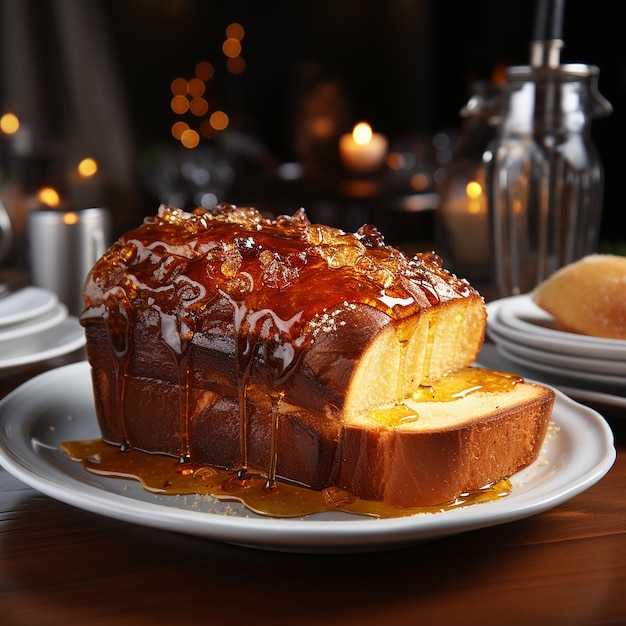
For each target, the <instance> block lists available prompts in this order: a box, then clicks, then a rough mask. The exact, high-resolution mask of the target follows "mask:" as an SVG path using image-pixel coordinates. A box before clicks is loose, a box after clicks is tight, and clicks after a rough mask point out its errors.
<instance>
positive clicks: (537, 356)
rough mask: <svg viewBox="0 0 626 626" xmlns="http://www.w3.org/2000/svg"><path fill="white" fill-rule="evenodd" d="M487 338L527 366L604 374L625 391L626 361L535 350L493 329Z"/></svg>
mask: <svg viewBox="0 0 626 626" xmlns="http://www.w3.org/2000/svg"><path fill="white" fill-rule="evenodd" d="M489 336H490V338H491V339H492V340H493V341H495V342H496V343H497V344H498V346H502V347H503V348H505V349H506V350H507V352H511V353H513V354H516V355H517V356H519V357H520V358H523V359H526V360H527V361H528V362H529V364H531V363H536V364H538V365H539V366H541V365H547V366H551V367H556V368H559V370H560V371H561V372H562V371H565V372H571V371H572V370H574V372H585V373H586V374H587V373H589V374H591V375H592V376H600V375H604V374H606V375H608V376H609V377H616V382H619V381H620V380H621V381H622V384H623V386H624V389H625V390H626V360H625V361H618V360H614V359H595V358H591V357H584V356H575V355H572V354H565V353H563V352H552V351H551V350H545V349H541V348H535V347H533V346H527V345H523V344H520V343H518V342H516V341H511V340H510V339H508V338H507V337H505V336H504V335H500V333H498V332H495V331H494V330H493V328H492V329H491V330H490V331H489Z"/></svg>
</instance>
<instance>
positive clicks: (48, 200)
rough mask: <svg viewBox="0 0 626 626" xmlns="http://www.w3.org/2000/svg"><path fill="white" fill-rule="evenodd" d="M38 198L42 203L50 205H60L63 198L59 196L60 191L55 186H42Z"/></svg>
mask: <svg viewBox="0 0 626 626" xmlns="http://www.w3.org/2000/svg"><path fill="white" fill-rule="evenodd" d="M37 200H39V202H41V203H42V204H45V205H47V206H50V207H56V206H59V204H60V203H61V198H60V197H59V193H58V192H57V190H56V189H54V188H53V187H42V188H41V189H40V190H39V191H38V192H37Z"/></svg>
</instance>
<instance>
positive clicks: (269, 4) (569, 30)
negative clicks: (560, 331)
mask: <svg viewBox="0 0 626 626" xmlns="http://www.w3.org/2000/svg"><path fill="white" fill-rule="evenodd" d="M16 1H17V2H23V3H28V4H29V5H30V7H31V13H32V16H33V19H34V21H35V22H36V29H35V31H34V33H35V34H34V35H33V46H34V47H35V48H36V49H37V50H39V56H40V57H42V59H43V62H44V63H45V64H47V65H48V66H49V68H46V71H45V72H44V76H45V77H46V78H45V80H46V81H48V85H47V114H48V116H49V118H50V119H51V120H52V123H53V124H54V123H56V122H55V120H58V119H60V117H61V113H62V107H63V96H62V93H60V91H59V88H58V87H57V86H56V85H57V84H58V82H55V81H57V79H58V78H59V74H58V72H57V71H56V70H55V68H56V67H57V66H56V65H55V63H54V55H55V52H54V51H55V49H56V48H57V47H58V43H59V42H58V40H57V41H55V40H54V36H55V35H54V33H53V32H51V30H50V28H49V24H50V23H53V22H54V13H55V11H57V9H58V7H59V5H57V4H55V2H54V0H39V1H34V2H33V1H32V0H0V3H4V4H5V5H6V4H8V3H11V2H16ZM83 2H84V4H81V6H82V7H85V6H88V7H90V9H93V11H94V14H97V20H98V22H99V23H101V27H102V30H103V31H104V32H105V34H106V37H107V38H108V40H109V43H110V50H111V56H112V66H113V67H114V69H115V71H116V73H117V76H118V77H119V80H120V84H121V86H122V88H121V94H122V101H123V103H122V104H123V107H124V110H125V112H126V114H127V116H128V119H129V121H130V123H129V127H130V132H131V140H132V145H133V150H134V151H135V156H134V158H135V160H136V161H139V160H140V159H141V157H142V155H145V154H146V153H147V152H148V153H149V151H150V150H152V149H154V147H155V146H160V147H163V146H166V147H168V146H169V147H171V148H172V149H174V148H177V146H178V144H177V142H176V141H175V140H174V139H173V138H172V136H171V134H170V128H171V125H172V123H173V122H174V121H175V119H176V116H175V115H174V114H173V113H172V112H171V111H170V106H169V103H170V98H171V91H170V84H171V81H172V80H173V79H174V78H176V77H178V76H183V77H191V76H192V75H193V71H194V67H195V65H196V63H198V62H199V61H202V60H208V61H210V62H211V63H213V65H214V66H215V72H216V73H215V77H214V79H213V80H212V81H211V85H210V95H211V97H212V98H214V99H215V101H216V102H219V104H220V105H221V106H222V108H223V109H224V110H226V111H228V113H229V115H230V118H231V128H238V129H241V130H242V131H244V132H245V133H247V134H248V135H249V136H251V137H254V139H255V141H258V143H259V145H260V146H261V147H262V150H263V152H264V154H265V155H266V157H268V162H271V163H282V162H286V161H291V160H293V159H295V158H296V156H297V154H296V151H295V146H294V136H295V123H296V122H295V116H296V111H297V103H298V98H299V97H300V96H301V94H302V92H303V90H304V89H306V87H307V86H308V85H309V84H310V82H311V80H312V77H313V78H315V77H316V78H320V77H330V78H332V79H335V80H336V81H337V82H338V83H339V84H341V86H342V87H343V89H344V93H345V96H346V100H347V103H348V106H349V118H350V121H351V123H354V122H356V121H358V120H359V119H366V120H368V121H369V122H370V123H371V124H372V126H373V127H374V129H375V130H377V131H379V132H383V133H385V134H386V135H388V136H389V138H390V140H391V141H392V143H393V142H394V141H399V140H402V138H403V137H407V136H409V135H411V134H414V133H422V134H424V135H426V136H432V135H434V134H436V133H438V132H440V131H445V132H451V133H452V135H451V136H454V133H455V132H458V130H459V129H460V127H461V118H460V115H459V110H460V108H461V107H462V106H463V105H464V104H465V102H466V101H467V99H468V96H469V95H470V92H471V88H472V84H473V83H474V81H476V80H479V79H490V78H491V77H492V76H493V74H494V72H495V71H496V69H497V68H500V67H502V66H505V65H511V64H526V63H527V62H528V56H529V41H530V39H531V33H532V24H533V15H534V7H535V3H534V1H533V0H474V1H472V2H470V1H464V0H389V1H384V0H359V1H357V0H318V1H287V0H281V1H266V2H258V1H257V2H245V1H237V0H230V1H216V0H105V1H102V0H83ZM231 22H239V23H240V24H242V25H243V27H244V28H245V36H244V38H243V40H242V46H243V51H242V56H243V58H244V59H245V61H246V70H245V71H244V73H243V74H241V75H238V76H233V75H231V74H229V73H228V72H227V71H226V69H225V58H224V55H223V54H222V52H221V45H222V42H223V40H224V33H225V28H226V26H227V25H228V24H229V23H231ZM625 27H626V2H624V1H623V0H595V1H589V0H569V1H568V2H567V5H566V11H565V24H564V40H565V47H564V49H563V52H562V61H563V62H582V63H589V64H595V65H597V66H599V68H600V81H599V85H600V91H601V92H602V93H603V95H604V96H605V97H606V98H607V99H608V100H609V101H610V102H611V103H612V105H613V107H614V111H613V113H612V115H611V116H609V117H608V118H604V119H601V120H596V121H594V123H593V125H592V135H593V138H594V140H595V142H596V144H597V146H598V149H599V152H600V155H601V158H602V161H603V163H604V166H605V174H606V183H605V202H604V211H603V223H602V233H601V236H602V237H603V238H604V239H615V240H619V239H621V240H625V239H626V233H625V230H624V227H623V224H622V217H621V214H622V212H623V208H622V194H623V192H622V178H623V174H622V172H623V170H624V166H625V165H626V162H625V161H626V157H625V156H624V150H623V149H622V144H621V141H622V139H623V138H624V137H626V133H625V129H624V123H625V120H626V115H625V114H624V106H625V96H626V43H625V41H624V39H625V37H626V34H625V33H626V28H625ZM93 80H94V81H97V80H98V68H97V67H94V69H93ZM0 89H1V83H0ZM57 125H58V124H57ZM346 130H348V129H346ZM99 132H102V133H106V132H107V129H106V128H102V129H101V131H99ZM212 141H213V140H210V139H209V140H204V142H203V144H202V145H204V146H208V147H209V148H210V147H211V143H212ZM138 184H139V185H141V181H139V182H138ZM220 200H228V198H220ZM154 203H155V199H154V198H153V197H151V196H150V194H142V196H141V200H140V201H139V207H138V209H139V210H138V212H139V213H145V214H147V213H152V212H154V209H155V204H154ZM133 219H134V217H133Z"/></svg>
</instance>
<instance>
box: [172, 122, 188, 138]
mask: <svg viewBox="0 0 626 626" xmlns="http://www.w3.org/2000/svg"><path fill="white" fill-rule="evenodd" d="M186 130H189V124H187V123H186V122H174V124H172V136H173V137H174V138H175V139H178V140H180V138H181V137H182V136H183V133H184V132H185V131H186Z"/></svg>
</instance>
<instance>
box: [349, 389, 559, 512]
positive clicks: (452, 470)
mask: <svg viewBox="0 0 626 626" xmlns="http://www.w3.org/2000/svg"><path fill="white" fill-rule="evenodd" d="M553 403H554V394H553V392H552V391H551V390H549V389H546V388H545V387H542V386H540V385H535V384H529V383H524V382H522V381H518V382H516V383H515V384H513V385H512V387H511V388H507V389H506V390H504V391H499V392H498V391H495V392H477V393H474V394H470V395H468V396H466V397H464V398H459V399H457V400H454V401H444V402H416V403H411V404H410V407H411V408H413V409H415V413H416V415H417V417H416V419H412V420H410V421H408V422H407V423H405V424H402V423H400V424H395V425H393V426H389V425H380V424H379V423H377V422H376V420H374V419H372V418H371V417H369V418H365V419H357V420H353V421H350V422H349V423H347V424H345V427H344V431H343V436H342V439H341V441H342V450H341V456H342V465H341V471H340V475H339V478H338V479H337V483H338V484H339V485H340V486H341V487H343V488H344V489H346V490H348V491H351V492H352V493H356V494H358V495H359V496H360V497H362V498H365V499H371V500H383V501H385V502H387V503H389V504H392V505H395V506H422V505H429V504H435V503H443V502H448V501H450V500H451V499H454V498H455V497H457V496H458V495H459V494H461V493H463V492H471V491H475V490H478V489H481V488H482V487H485V486H487V485H489V484H492V483H494V482H496V481H498V480H500V479H502V478H503V477H509V476H511V475H513V474H514V473H515V472H517V471H518V470H519V469H521V468H523V467H525V466H527V465H528V464H530V463H532V462H533V461H534V460H535V459H536V458H537V456H538V454H539V452H540V449H541V445H542V443H543V440H544V438H545V434H546V431H547V428H548V424H549V421H550V415H551V413H552V406H553Z"/></svg>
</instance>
